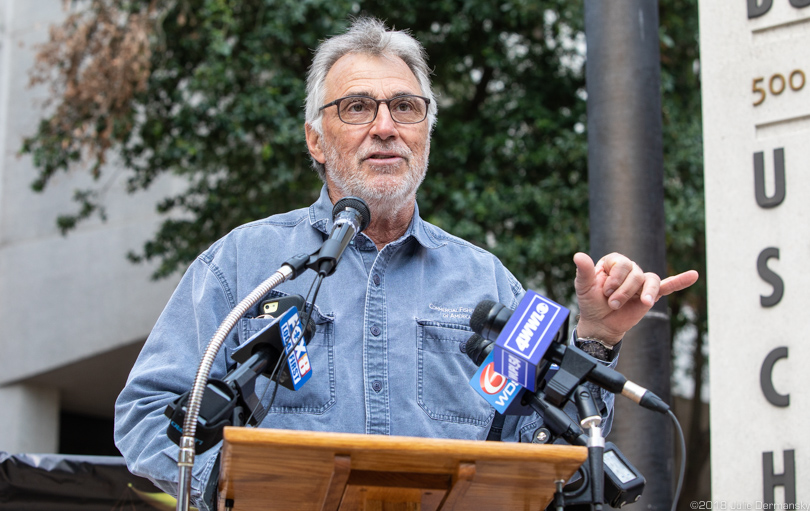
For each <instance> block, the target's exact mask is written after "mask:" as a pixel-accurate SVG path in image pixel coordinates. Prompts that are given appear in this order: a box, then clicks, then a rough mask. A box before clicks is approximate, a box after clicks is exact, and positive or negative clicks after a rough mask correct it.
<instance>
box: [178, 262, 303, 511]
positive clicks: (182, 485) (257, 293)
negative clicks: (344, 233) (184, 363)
mask: <svg viewBox="0 0 810 511" xmlns="http://www.w3.org/2000/svg"><path fill="white" fill-rule="evenodd" d="M301 259H303V261H301ZM308 260H309V256H303V257H302V256H297V259H296V258H293V259H292V260H291V261H292V263H291V261H288V262H286V263H284V264H283V265H282V266H281V268H279V269H278V271H276V273H274V274H273V275H271V276H270V277H269V278H268V279H267V280H265V281H264V282H262V283H261V284H259V286H258V287H256V289H254V290H253V292H252V293H250V294H249V295H248V296H246V297H245V298H244V299H243V300H242V301H241V302H239V304H238V305H237V306H236V307H234V308H233V310H231V312H230V313H229V314H228V315H227V316H226V317H225V320H224V321H222V324H220V326H219V328H218V329H217V331H216V332H215V333H214V336H213V337H212V338H211V341H210V342H209V343H208V347H207V348H206V349H205V354H204V355H203V357H202V361H201V362H200V367H199V368H198V369H197V375H196V376H195V378H194V385H193V386H192V388H191V394H190V395H189V400H188V404H187V407H188V408H187V412H186V417H185V420H184V421H183V435H182V436H181V437H180V455H179V456H178V459H177V467H178V469H179V470H180V479H179V484H178V488H177V511H188V509H189V505H190V498H191V497H190V496H191V469H192V468H193V467H194V453H195V451H194V438H195V435H196V433H197V418H198V417H199V415H200V403H201V402H202V396H203V391H204V390H205V386H206V384H207V382H208V375H209V374H210V373H211V366H212V365H213V364H214V359H215V358H216V356H217V353H219V349H220V348H221V347H222V343H224V342H225V338H226V337H227V336H228V334H229V333H230V332H231V330H233V327H234V326H236V323H237V322H238V321H239V319H240V318H241V317H242V316H244V314H245V313H246V312H247V311H248V310H249V309H250V308H251V307H252V306H253V305H255V304H256V303H257V302H258V301H259V300H261V298H262V297H263V296H264V295H266V294H267V293H269V292H270V291H271V290H272V289H273V288H275V287H276V286H278V285H279V284H281V283H283V282H285V281H287V280H290V279H291V278H295V277H297V276H298V274H299V273H300V272H302V271H303V270H305V269H306V267H305V266H304V264H305V263H306V262H307V261H308ZM296 263H298V264H296ZM302 263H304V264H302ZM296 266H299V267H300V266H304V267H303V268H299V270H298V272H296Z"/></svg>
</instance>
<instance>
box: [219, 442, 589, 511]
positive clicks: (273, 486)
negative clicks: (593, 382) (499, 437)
mask: <svg viewBox="0 0 810 511" xmlns="http://www.w3.org/2000/svg"><path fill="white" fill-rule="evenodd" d="M586 458H587V450H586V449H585V448H584V447H574V446H562V445H536V444H519V443H506V442H483V441H471V440H443V439H434V438H416V437H395V436H381V435H357V434H348V433H322V432H313V431H289V430H277V429H253V428H231V427H229V428H225V441H224V444H223V447H222V461H221V463H222V466H221V472H220V481H219V491H220V497H219V498H220V500H219V509H221V510H223V509H225V502H226V499H231V500H233V510H234V511H247V510H279V511H297V510H300V511H308V510H313V511H321V510H329V511H349V510H359V511H364V510H365V511H372V510H373V511H433V510H442V511H449V510H451V509H452V510H475V511H485V510H515V509H518V510H542V509H544V508H545V506H546V505H547V504H548V503H549V502H550V501H551V498H552V497H553V495H554V482H555V481H557V480H568V479H569V478H570V477H571V475H572V474H573V473H574V472H575V471H576V469H577V468H578V467H579V466H580V465H581V464H582V463H583V462H584V461H585V459H586Z"/></svg>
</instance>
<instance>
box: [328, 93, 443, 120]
mask: <svg viewBox="0 0 810 511" xmlns="http://www.w3.org/2000/svg"><path fill="white" fill-rule="evenodd" d="M380 103H385V104H386V105H388V111H389V112H391V119H393V120H394V122H396V123H398V124H416V123H419V122H422V121H424V120H425V118H426V117H427V109H428V105H429V104H430V99H428V98H423V97H422V96H414V95H411V94H407V95H403V96H397V97H395V98H391V99H374V98H370V97H368V96H346V97H344V98H340V99H336V100H334V101H332V102H331V103H327V104H325V105H323V106H322V107H320V108H319V109H318V111H321V110H323V109H324V108H328V107H330V106H333V105H334V106H336V107H337V111H338V117H339V118H340V120H341V121H343V122H345V123H346V124H368V123H370V122H373V121H374V119H376V118H377V111H378V110H379V109H380Z"/></svg>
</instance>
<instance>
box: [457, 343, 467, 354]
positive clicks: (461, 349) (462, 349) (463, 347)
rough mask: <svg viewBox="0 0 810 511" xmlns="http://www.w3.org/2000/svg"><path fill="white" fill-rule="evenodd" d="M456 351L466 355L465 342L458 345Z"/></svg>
mask: <svg viewBox="0 0 810 511" xmlns="http://www.w3.org/2000/svg"><path fill="white" fill-rule="evenodd" d="M458 349H459V351H460V352H462V353H467V343H466V342H460V343H458Z"/></svg>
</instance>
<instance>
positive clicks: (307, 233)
mask: <svg viewBox="0 0 810 511" xmlns="http://www.w3.org/2000/svg"><path fill="white" fill-rule="evenodd" d="M428 75H429V69H428V66H427V63H426V60H425V55H424V50H423V48H422V47H421V45H420V44H419V43H418V42H417V41H416V40H415V39H413V38H412V37H410V36H409V35H407V34H405V33H402V32H392V31H388V30H387V29H386V28H385V26H384V25H383V24H382V23H381V22H379V21H377V20H374V19H368V18H364V19H360V20H358V21H356V22H355V23H354V24H353V25H352V27H351V28H350V29H349V31H348V32H347V33H346V34H343V35H340V36H336V37H333V38H331V39H328V40H327V41H325V42H324V43H323V44H321V46H320V47H319V48H318V50H317V52H316V54H315V58H314V61H313V64H312V67H311V70H310V73H309V76H308V82H307V93H308V95H307V107H306V109H307V111H306V125H305V130H306V142H307V147H308V148H309V152H310V154H311V156H312V159H313V165H314V166H315V168H316V170H317V171H318V172H319V174H320V176H321V178H322V179H323V180H324V182H325V186H324V187H323V189H322V191H321V196H320V198H319V199H318V201H316V202H315V204H313V205H312V206H310V207H309V208H306V209H301V210H296V211H292V212H289V213H285V214H282V215H276V216H272V217H270V218H267V219H264V220H260V221H257V222H253V223H250V224H247V225H244V226H241V227H239V228H237V229H235V230H234V231H232V232H231V233H230V234H228V235H227V236H225V237H224V238H222V239H221V240H219V241H217V242H216V243H214V245H212V246H211V248H209V249H208V250H207V251H206V252H204V253H203V254H202V255H200V256H199V257H198V258H197V260H196V261H195V262H194V263H193V264H192V265H191V266H190V268H189V269H188V271H187V273H186V274H185V276H184V277H183V279H182V280H181V282H180V284H179V286H178V288H177V290H176V291H175V293H174V295H173V296H172V298H171V300H170V301H169V303H168V305H167V306H166V309H165V310H164V312H163V314H162V315H161V317H160V318H159V320H158V322H157V324H156V325H155V328H154V329H153V331H152V333H151V335H150V336H149V339H148V340H147V342H146V344H145V346H144V348H143V351H142V353H141V355H140V357H139V358H138V361H137V362H136V364H135V366H134V368H133V370H132V373H131V375H130V378H129V381H128V382H127V386H126V388H125V389H124V390H123V392H122V393H121V396H120V397H119V399H118V402H117V404H116V429H115V438H116V444H117V445H118V447H119V449H120V450H121V452H122V453H123V455H124V457H125V458H126V459H127V463H128V465H129V468H130V470H132V471H133V472H134V473H137V474H142V475H145V476H147V477H149V478H151V479H152V480H154V481H155V482H156V483H157V484H158V485H159V486H161V487H163V488H164V489H165V490H167V491H168V492H170V493H174V492H176V478H177V469H176V466H175V463H176V457H177V451H178V449H177V447H176V446H175V445H174V444H172V443H171V442H170V441H169V439H168V438H167V437H166V435H165V431H166V426H167V420H166V418H165V417H164V416H163V410H164V408H165V407H166V405H167V404H168V403H169V402H171V401H172V400H173V399H174V398H175V397H176V396H177V395H179V394H181V393H183V392H185V391H187V390H188V389H189V388H190V387H191V385H192V381H193V378H194V374H195V372H196V369H197V362H198V361H199V359H200V356H201V354H202V352H203V350H204V349H205V346H206V345H207V343H208V341H209V340H210V338H211V336H212V334H213V332H214V331H215V330H216V328H217V326H218V325H219V323H220V322H221V321H222V319H223V318H224V317H225V316H226V315H227V314H228V312H229V311H230V310H231V309H232V308H233V307H234V306H235V305H236V304H237V303H238V302H239V301H240V300H241V299H242V298H244V297H245V296H246V295H247V294H248V293H250V292H251V291H252V290H253V289H254V288H255V287H256V285H258V284H259V283H260V282H262V281H263V280H264V279H265V278H266V277H267V276H268V275H269V274H270V273H271V272H272V271H274V270H275V269H276V268H278V267H279V266H280V265H281V264H282V262H284V261H285V260H286V259H288V258H289V257H290V256H291V255H293V254H295V253H301V252H312V251H314V250H316V249H317V248H318V247H320V245H321V244H322V243H323V241H324V239H325V237H326V236H327V234H328V233H329V231H330V228H331V221H332V219H331V209H332V205H333V204H334V203H335V202H337V201H338V200H339V199H341V198H342V197H345V196H358V197H361V198H363V199H364V200H366V201H367V203H368V204H369V206H370V208H371V218H372V221H371V224H370V225H369V226H368V228H367V229H366V230H365V231H364V232H363V233H362V234H360V235H358V236H357V237H355V239H354V240H353V242H352V244H351V245H350V247H349V248H348V249H347V251H346V253H345V254H344V256H343V259H342V260H341V263H340V266H339V267H338V269H337V271H336V272H335V273H334V274H333V275H332V276H330V277H329V279H327V280H326V281H325V283H324V285H323V287H322V289H321V291H320V294H319V295H318V299H317V303H316V304H315V307H314V313H313V318H314V320H315V323H316V325H317V328H316V333H315V335H314V337H313V339H312V340H311V341H310V342H309V343H308V351H309V355H310V359H311V366H312V368H313V373H314V374H313V376H312V378H311V379H310V380H309V381H308V382H307V384H306V385H305V386H304V387H303V388H302V389H300V390H299V391H297V392H292V391H288V390H287V389H285V388H280V389H279V390H278V395H277V396H276V399H275V401H274V402H273V404H272V407H271V408H270V410H269V413H268V414H267V416H266V417H265V419H264V420H263V422H262V424H261V425H262V426H264V427H274V428H288V429H305V430H318V431H341V432H354V433H368V434H384V435H411V436H429V437H441V438H467V439H484V438H486V437H487V434H488V432H489V430H490V426H491V424H492V420H493V417H494V410H492V408H490V407H489V405H488V404H486V402H485V401H483V400H482V399H480V398H479V397H478V396H477V394H475V392H474V391H473V390H472V389H471V388H470V386H469V385H468V383H467V381H468V380H469V378H470V376H471V375H472V373H473V372H474V371H475V366H474V365H473V363H472V362H471V361H470V360H469V359H468V357H467V356H466V354H465V353H464V352H463V348H464V344H465V342H466V340H467V339H468V338H469V336H470V329H469V326H468V321H469V314H470V312H471V311H472V309H473V308H474V307H475V305H476V304H477V303H478V302H479V301H481V300H485V299H489V300H495V301H498V302H502V303H504V304H506V305H508V306H510V307H513V308H514V307H515V306H516V304H517V303H518V299H519V298H520V296H521V295H522V294H523V289H522V287H521V285H520V284H519V283H518V282H517V281H516V280H515V278H514V277H513V276H512V275H511V274H510V273H509V272H508V271H507V270H506V269H505V268H504V267H503V265H501V263H500V262H499V261H498V260H497V259H496V258H495V257H494V256H492V255H491V254H489V253H487V252H486V251H484V250H482V249H480V248H478V247H475V246H473V245H471V244H469V243H467V242H465V241H463V240H460V239H458V238H456V237H454V236H451V235H449V234H447V233H445V232H444V231H442V230H440V229H438V228H437V227H435V226H433V225H430V224H428V223H426V222H425V221H423V220H422V219H421V218H420V217H419V211H418V207H417V204H416V191H417V189H418V187H419V185H420V183H421V182H422V180H423V179H424V177H425V173H426V171H427V164H428V154H429V151H430V134H431V130H432V127H433V125H434V123H435V119H436V102H435V98H434V97H433V93H432V91H431V88H430V82H429V79H428ZM574 260H575V262H576V264H577V268H578V270H577V278H576V289H577V295H578V299H579V304H580V309H581V320H580V322H579V324H578V326H577V332H578V335H579V337H582V338H589V339H590V340H589V341H588V343H590V344H596V345H597V346H595V347H596V348H600V347H601V352H600V351H599V350H597V352H596V354H597V355H600V356H601V358H603V359H604V360H605V363H615V353H614V352H615V351H617V350H610V349H609V348H611V347H613V346H615V345H616V344H617V343H618V342H619V341H620V340H621V338H622V337H623V335H624V333H625V332H626V331H627V330H628V329H629V328H631V327H632V326H633V325H635V324H636V323H637V322H638V321H639V320H640V318H641V317H642V316H643V315H644V314H645V313H646V312H647V311H648V310H649V308H650V307H651V306H652V305H653V303H654V302H655V300H657V299H658V298H659V297H660V296H663V295H666V294H668V293H670V292H673V291H676V290H678V289H682V288H683V287H686V286H688V285H690V284H691V283H692V282H694V279H696V278H697V276H696V274H694V273H693V272H691V273H688V274H682V275H679V276H677V277H671V278H670V279H667V280H666V281H664V282H661V281H660V279H659V278H658V277H657V276H656V275H654V274H645V273H643V272H642V271H641V270H640V269H639V268H638V266H637V265H635V264H633V263H632V262H631V261H630V260H628V259H627V258H625V257H623V256H620V255H618V254H612V255H610V256H608V257H605V258H604V259H603V260H602V261H600V262H599V263H598V264H597V265H594V263H593V262H592V261H591V259H590V258H589V257H588V256H587V255H585V254H577V255H576V256H575V258H574ZM308 286H309V282H305V279H304V278H299V279H297V280H294V281H291V282H287V283H285V284H283V285H281V286H280V287H279V288H278V289H277V290H274V291H272V292H271V294H270V296H271V297H272V296H283V295H289V294H301V295H306V292H307V287H308ZM260 315H261V314H260V312H259V310H258V308H257V307H254V310H251V311H249V313H248V314H247V315H246V317H245V318H243V319H242V320H241V321H240V323H239V325H238V327H237V328H236V329H234V331H233V332H232V333H231V335H230V336H229V338H228V339H227V340H226V342H225V345H224V348H223V350H221V352H220V354H219V356H218V358H217V360H216V363H215V364H214V367H213V368H212V371H211V377H214V378H221V377H222V376H224V375H225V374H226V373H227V372H228V371H229V370H230V369H231V368H232V367H233V366H234V362H233V361H232V360H231V359H230V354H231V353H233V351H234V350H235V349H236V348H237V347H238V346H239V345H240V344H241V343H243V342H245V340H247V339H248V338H249V337H250V336H251V335H252V334H254V333H255V332H257V331H259V330H260V329H262V328H263V327H264V326H266V325H267V324H268V322H269V321H270V319H267V318H262V317H259V316H260ZM262 380H263V381H262V382H259V383H258V384H257V387H258V388H257V392H258V394H259V395H262V392H263V390H264V388H266V387H267V381H266V380H265V379H262ZM601 400H602V402H601V403H600V404H601V405H602V408H603V410H604V411H605V418H606V424H607V428H609V427H610V422H611V420H612V396H610V395H609V394H607V393H604V394H602V396H601ZM265 404H267V403H266V400H265ZM542 424H543V418H542V417H541V416H538V415H534V416H530V417H526V418H522V419H520V420H518V419H515V418H512V419H510V420H508V421H507V422H506V423H505V424H504V427H503V438H504V439H506V440H512V441H531V437H532V434H533V433H534V432H535V431H536V430H537V429H538V428H539V427H540V426H541V425H542ZM216 454H217V449H212V450H211V451H208V452H206V453H203V454H201V455H199V456H197V458H196V463H195V467H194V470H193V478H194V479H193V481H192V493H193V494H194V495H195V496H197V503H198V505H200V506H201V507H203V508H205V507H207V506H208V503H207V502H205V500H207V499H200V498H199V496H200V495H201V493H202V492H203V490H204V489H205V488H206V485H207V482H208V481H209V479H212V477H211V474H212V470H213V469H214V467H215V463H216V459H217V458H216Z"/></svg>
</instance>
